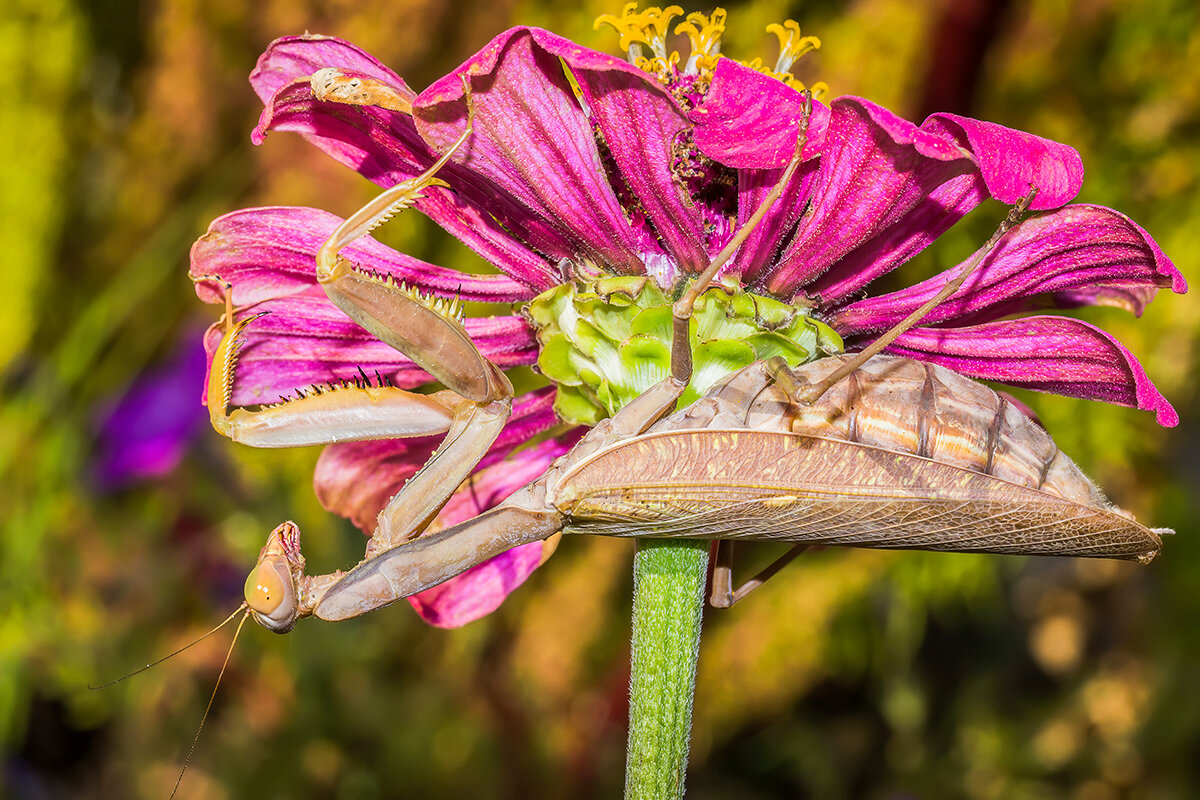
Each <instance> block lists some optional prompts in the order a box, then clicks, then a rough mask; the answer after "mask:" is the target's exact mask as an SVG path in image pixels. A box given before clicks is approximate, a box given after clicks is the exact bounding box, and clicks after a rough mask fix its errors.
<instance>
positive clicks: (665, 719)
mask: <svg viewBox="0 0 1200 800" xmlns="http://www.w3.org/2000/svg"><path fill="white" fill-rule="evenodd" d="M708 549H709V543H708V542H702V541H701V542H697V541H683V540H679V539H641V540H639V541H638V548H637V555H636V556H634V559H633V645H632V651H633V652H632V662H633V663H632V674H631V677H630V681H629V751H628V760H627V762H626V766H625V798H626V800H670V799H671V798H682V797H683V785H684V775H685V772H686V770H687V754H688V740H689V738H690V737H691V733H692V695H693V693H694V691H695V688H696V659H697V656H698V655H699V654H700V620H701V614H702V612H703V609H704V584H705V578H706V576H707V573H708Z"/></svg>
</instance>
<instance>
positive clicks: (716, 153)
mask: <svg viewBox="0 0 1200 800" xmlns="http://www.w3.org/2000/svg"><path fill="white" fill-rule="evenodd" d="M803 107H804V96H803V95H802V94H800V92H798V91H796V90H795V89H793V88H792V87H790V86H788V85H786V84H785V83H783V82H782V81H780V80H777V79H775V78H772V77H771V76H769V75H764V74H763V73H761V72H758V71H757V70H753V69H750V68H749V67H747V66H744V65H742V64H739V63H737V62H736V61H733V60H731V59H728V58H722V59H721V60H720V61H719V62H717V68H716V69H715V70H713V75H712V82H711V83H710V84H709V88H708V92H707V93H706V94H705V95H704V100H703V102H701V103H700V105H699V106H697V107H696V109H695V110H694V111H692V114H691V117H692V121H693V122H694V123H696V128H695V140H696V146H697V147H699V148H700V152H702V153H704V155H706V156H708V157H709V158H711V159H712V160H713V161H717V162H719V163H721V164H724V165H726V166H728V167H737V168H739V169H775V168H778V167H784V166H786V165H787V163H788V162H789V161H790V160H791V159H792V155H793V154H794V153H795V152H796V136H797V132H798V130H799V120H800V117H801V114H802V113H803V112H802V109H803ZM828 123H829V109H828V108H826V107H825V106H824V105H822V104H821V103H819V102H817V101H816V100H813V101H812V116H811V118H810V119H809V122H808V136H807V139H806V141H805V143H804V153H803V157H804V159H806V160H807V159H810V158H815V157H816V156H818V155H820V154H821V149H822V146H823V144H824V140H825V129H826V126H827V125H828Z"/></svg>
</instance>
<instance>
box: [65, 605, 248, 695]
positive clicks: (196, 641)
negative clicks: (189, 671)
mask: <svg viewBox="0 0 1200 800" xmlns="http://www.w3.org/2000/svg"><path fill="white" fill-rule="evenodd" d="M246 607H247V606H246V603H242V604H241V605H240V606H238V607H237V608H235V609H234V610H233V613H232V614H230V615H229V616H228V617H226V618H225V619H224V620H223V621H222V622H221V624H220V625H217V626H216V627H215V628H213V629H212V630H210V631H209V632H208V633H206V634H204V635H202V636H200V637H199V638H196V639H193V640H192V641H190V642H188V643H187V644H185V645H184V646H183V647H181V648H179V649H178V650H175V651H174V652H171V653H168V654H167V655H165V656H163V657H162V658H160V659H158V660H157V661H151V662H150V663H149V664H147V665H146V666H144V667H139V668H138V669H135V670H134V671H133V672H130V673H129V674H127V675H122V676H121V677H119V678H117V679H116V680H112V681H109V682H108V683H102V684H100V685H99V686H92V685H91V684H90V683H89V684H88V688H89V689H91V690H92V691H99V690H100V689H107V688H108V687H110V686H113V685H115V684H118V683H120V682H121V681H123V680H125V679H126V678H132V677H133V676H134V675H137V674H138V673H141V672H145V671H146V670H148V669H150V668H151V667H157V666H158V665H159V664H161V663H163V662H164V661H166V660H167V659H169V658H174V657H175V656H177V655H179V654H180V653H182V652H183V651H184V650H187V649H188V648H189V647H192V646H193V645H197V644H200V642H203V641H204V640H205V639H207V638H208V637H210V636H212V635H213V634H214V633H216V632H217V631H219V630H221V628H224V627H225V626H226V625H228V624H229V621H230V620H231V619H233V618H234V617H236V616H237V615H238V614H239V613H241V612H242V611H244V610H245V609H246ZM235 639H236V636H235Z"/></svg>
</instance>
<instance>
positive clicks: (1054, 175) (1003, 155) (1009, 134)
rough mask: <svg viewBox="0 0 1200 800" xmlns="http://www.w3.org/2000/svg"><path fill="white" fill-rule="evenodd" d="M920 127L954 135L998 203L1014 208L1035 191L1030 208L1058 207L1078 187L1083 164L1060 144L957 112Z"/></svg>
mask: <svg viewBox="0 0 1200 800" xmlns="http://www.w3.org/2000/svg"><path fill="white" fill-rule="evenodd" d="M921 128H922V129H924V130H927V131H931V132H934V133H941V134H944V135H947V136H950V137H953V138H954V139H955V140H957V141H958V142H959V143H960V144H961V145H962V146H963V147H964V148H966V149H967V150H968V151H969V152H970V153H971V154H972V155H973V156H974V157H975V161H976V163H978V164H979V171H980V173H981V174H982V175H983V180H984V182H985V183H986V184H987V189H988V193H989V194H990V195H991V196H992V197H994V198H995V199H997V200H999V201H1000V202H1001V203H1008V204H1010V205H1011V204H1014V203H1016V202H1017V201H1018V200H1020V199H1021V198H1022V197H1024V196H1025V195H1027V194H1029V190H1030V189H1031V188H1033V187H1036V188H1037V190H1038V195H1037V197H1036V198H1034V201H1033V203H1032V204H1031V205H1030V206H1029V208H1030V209H1031V210H1033V211H1041V210H1044V209H1048V208H1058V207H1059V206H1061V205H1065V204H1066V203H1069V202H1071V200H1072V199H1074V197H1075V195H1077V194H1079V187H1080V186H1082V185H1083V160H1082V159H1080V157H1079V153H1078V152H1077V151H1076V150H1075V148H1073V147H1068V146H1067V145H1065V144H1059V143H1058V142H1054V141H1051V140H1049V139H1043V138H1042V137H1041V136H1034V135H1033V134H1032V133H1025V132H1024V131H1018V130H1013V129H1012V128H1006V127H1004V126H1003V125H997V124H996V123H994V122H982V121H980V120H977V119H971V118H970V117H960V116H958V115H956V114H934V115H933V116H931V117H929V118H928V119H926V120H925V122H924V123H922V125H921Z"/></svg>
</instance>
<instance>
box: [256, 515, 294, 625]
mask: <svg viewBox="0 0 1200 800" xmlns="http://www.w3.org/2000/svg"><path fill="white" fill-rule="evenodd" d="M303 572H304V557H303V556H302V555H300V530H299V528H297V527H296V524H295V523H293V522H285V523H283V524H282V525H280V526H279V527H278V528H276V529H275V530H274V531H272V532H271V536H270V537H269V538H268V539H267V543H266V545H265V546H263V549H262V552H260V553H259V554H258V563H257V564H255V565H254V569H253V570H251V571H250V575H249V576H248V577H247V578H246V605H247V606H248V607H249V608H250V613H252V614H253V615H254V619H255V621H256V622H257V623H258V624H259V625H262V626H263V627H264V628H266V629H267V630H270V631H273V632H275V633H287V632H288V631H290V630H291V629H292V627H293V626H294V625H295V624H296V620H297V619H299V617H300V592H299V587H298V582H299V578H300V576H301V575H302V574H303Z"/></svg>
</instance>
